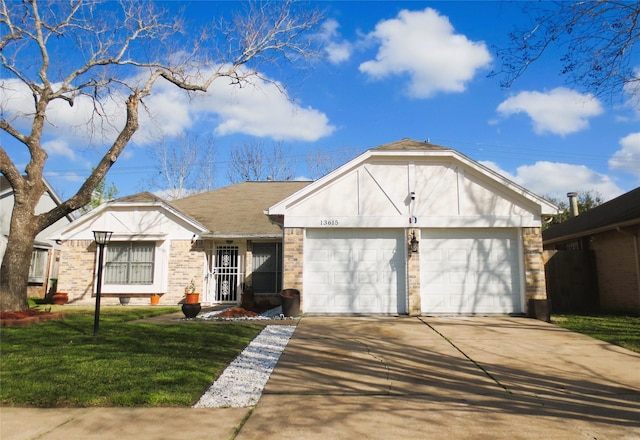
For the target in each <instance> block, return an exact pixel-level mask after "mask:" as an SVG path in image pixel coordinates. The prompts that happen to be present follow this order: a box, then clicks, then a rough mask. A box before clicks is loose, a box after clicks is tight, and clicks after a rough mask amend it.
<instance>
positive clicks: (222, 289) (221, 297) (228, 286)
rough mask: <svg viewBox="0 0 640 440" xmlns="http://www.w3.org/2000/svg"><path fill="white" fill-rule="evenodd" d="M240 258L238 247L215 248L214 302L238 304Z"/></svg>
mask: <svg viewBox="0 0 640 440" xmlns="http://www.w3.org/2000/svg"><path fill="white" fill-rule="evenodd" d="M240 273H241V268H240V257H239V255H238V246H218V247H217V248H216V258H215V266H214V269H213V274H214V277H215V280H216V288H215V289H216V290H215V302H216V303H234V304H236V303H237V302H238V291H239V290H240Z"/></svg>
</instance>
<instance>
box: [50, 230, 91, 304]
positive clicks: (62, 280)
mask: <svg viewBox="0 0 640 440" xmlns="http://www.w3.org/2000/svg"><path fill="white" fill-rule="evenodd" d="M95 258H96V245H95V242H94V241H93V240H70V241H65V242H64V243H63V244H62V251H61V253H60V266H59V269H58V292H67V293H68V294H69V303H71V304H73V303H76V304H92V303H93V302H94V301H95V299H93V297H92V293H93V275H94V274H93V271H94V268H95V265H96V262H95Z"/></svg>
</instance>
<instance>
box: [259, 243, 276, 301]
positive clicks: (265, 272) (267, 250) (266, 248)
mask: <svg viewBox="0 0 640 440" xmlns="http://www.w3.org/2000/svg"><path fill="white" fill-rule="evenodd" d="M252 279H253V291H254V292H255V293H275V292H279V291H280V290H281V289H282V245H281V244H280V243H255V242H254V243H253V276H252Z"/></svg>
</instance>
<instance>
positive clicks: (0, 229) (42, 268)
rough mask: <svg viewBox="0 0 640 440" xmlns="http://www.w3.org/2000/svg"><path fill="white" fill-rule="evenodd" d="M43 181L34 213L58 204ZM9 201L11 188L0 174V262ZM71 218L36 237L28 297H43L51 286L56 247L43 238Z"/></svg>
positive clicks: (57, 253)
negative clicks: (42, 190)
mask: <svg viewBox="0 0 640 440" xmlns="http://www.w3.org/2000/svg"><path fill="white" fill-rule="evenodd" d="M43 180H44V179H43ZM44 184H45V186H46V188H47V190H46V191H45V193H44V194H43V195H42V197H41V198H40V201H39V202H38V205H37V206H36V214H41V213H43V212H47V211H50V210H51V209H53V208H55V207H56V206H58V205H59V204H60V203H62V202H61V200H60V198H59V197H58V195H57V194H56V193H55V191H54V190H53V188H51V186H50V185H49V183H48V182H47V181H46V180H44ZM13 203H14V194H13V188H12V187H11V185H9V182H8V181H7V179H6V178H5V177H4V176H2V175H0V263H2V258H3V257H4V252H5V249H6V246H7V240H8V237H9V230H10V226H11V213H12V212H13ZM73 219H74V216H73V215H67V216H65V217H63V218H62V219H60V220H58V221H57V222H56V223H54V224H53V225H51V226H49V227H48V228H46V229H45V230H43V231H41V232H40V233H39V234H38V235H37V236H36V241H35V243H34V246H33V254H32V255H31V266H30V268H29V285H28V288H27V295H28V296H30V297H39V298H43V297H44V296H45V294H46V293H47V291H48V290H49V288H50V286H51V280H52V279H56V278H57V274H58V260H59V257H60V246H58V245H57V243H56V242H55V240H50V239H48V238H47V237H49V236H51V235H52V233H53V232H54V231H56V230H58V229H60V228H63V227H65V226H66V225H68V224H70V223H71V222H72V221H73Z"/></svg>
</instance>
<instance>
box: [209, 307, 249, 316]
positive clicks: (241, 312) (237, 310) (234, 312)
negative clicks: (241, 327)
mask: <svg viewBox="0 0 640 440" xmlns="http://www.w3.org/2000/svg"><path fill="white" fill-rule="evenodd" d="M216 316H219V317H221V318H247V317H248V318H253V317H254V316H258V313H256V312H252V311H251V310H246V309H243V308H242V307H233V308H230V309H227V310H225V311H224V312H220V313H218V314H217V315H216Z"/></svg>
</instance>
